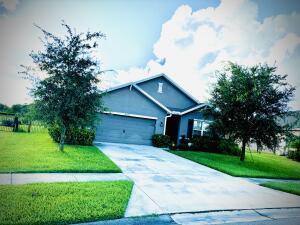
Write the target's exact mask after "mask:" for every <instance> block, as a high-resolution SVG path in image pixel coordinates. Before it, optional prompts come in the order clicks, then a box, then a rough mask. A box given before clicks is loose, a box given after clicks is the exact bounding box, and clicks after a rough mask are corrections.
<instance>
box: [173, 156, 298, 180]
mask: <svg viewBox="0 0 300 225" xmlns="http://www.w3.org/2000/svg"><path fill="white" fill-rule="evenodd" d="M170 152H171V153H173V154H176V155H178V156H181V157H183V158H186V159H189V160H192V161H194V162H197V163H199V164H203V165H205V166H208V167H211V168H213V169H216V170H219V171H221V172H224V173H227V174H229V175H232V176H237V177H259V178H275V179H276V178H277V179H280V178H282V179H300V173H299V171H300V163H299V162H295V161H293V160H291V159H287V158H286V157H284V156H278V155H274V154H272V153H264V152H262V153H256V152H254V153H252V154H251V153H250V152H247V153H246V156H247V157H246V159H245V161H244V162H241V161H240V160H239V157H238V156H232V155H224V154H215V153H208V152H194V151H170Z"/></svg>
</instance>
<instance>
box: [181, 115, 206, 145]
mask: <svg viewBox="0 0 300 225" xmlns="http://www.w3.org/2000/svg"><path fill="white" fill-rule="evenodd" d="M189 119H204V117H203V115H202V113H201V112H198V111H193V112H190V113H187V114H185V115H183V116H182V117H181V119H180V124H179V131H178V141H179V138H180V137H181V136H182V135H185V136H187V132H188V121H189Z"/></svg>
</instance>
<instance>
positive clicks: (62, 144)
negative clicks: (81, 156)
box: [59, 126, 66, 152]
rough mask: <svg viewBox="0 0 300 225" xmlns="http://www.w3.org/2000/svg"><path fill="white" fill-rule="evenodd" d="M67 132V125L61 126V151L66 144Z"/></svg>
mask: <svg viewBox="0 0 300 225" xmlns="http://www.w3.org/2000/svg"><path fill="white" fill-rule="evenodd" d="M65 134H66V127H65V126H63V127H62V128H61V132H60V140H59V150H60V151H62V152H63V151H64V145H65Z"/></svg>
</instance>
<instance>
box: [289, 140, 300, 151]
mask: <svg viewBox="0 0 300 225" xmlns="http://www.w3.org/2000/svg"><path fill="white" fill-rule="evenodd" d="M289 147H290V148H295V149H297V151H300V137H296V138H295V139H294V140H292V141H291V142H290V143H289Z"/></svg>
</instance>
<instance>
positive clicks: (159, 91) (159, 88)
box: [157, 83, 164, 93]
mask: <svg viewBox="0 0 300 225" xmlns="http://www.w3.org/2000/svg"><path fill="white" fill-rule="evenodd" d="M163 85H164V83H158V89H157V92H158V93H163Z"/></svg>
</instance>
